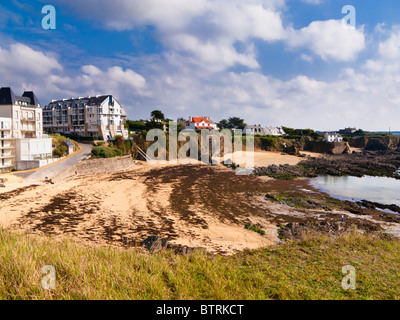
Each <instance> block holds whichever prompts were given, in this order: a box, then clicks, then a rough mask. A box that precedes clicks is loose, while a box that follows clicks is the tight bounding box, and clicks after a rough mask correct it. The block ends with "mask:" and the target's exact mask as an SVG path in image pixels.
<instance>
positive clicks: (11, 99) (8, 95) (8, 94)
mask: <svg viewBox="0 0 400 320" xmlns="http://www.w3.org/2000/svg"><path fill="white" fill-rule="evenodd" d="M17 101H24V102H26V103H27V104H28V105H29V106H38V105H40V103H39V100H38V99H37V97H36V95H35V94H34V93H33V91H25V92H24V94H23V95H22V96H16V95H15V94H14V92H13V91H12V89H11V88H9V87H4V88H1V89H0V105H5V104H16V103H17Z"/></svg>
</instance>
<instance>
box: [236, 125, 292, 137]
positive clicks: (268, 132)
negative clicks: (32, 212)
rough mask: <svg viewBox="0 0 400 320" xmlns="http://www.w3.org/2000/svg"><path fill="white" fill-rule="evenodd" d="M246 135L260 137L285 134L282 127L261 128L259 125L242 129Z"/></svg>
mask: <svg viewBox="0 0 400 320" xmlns="http://www.w3.org/2000/svg"><path fill="white" fill-rule="evenodd" d="M244 131H245V133H246V134H253V135H260V136H283V135H285V134H286V132H285V131H284V130H283V128H282V127H271V126H270V127H265V128H264V127H262V126H261V125H260V124H259V125H247V126H246V127H245V129H244Z"/></svg>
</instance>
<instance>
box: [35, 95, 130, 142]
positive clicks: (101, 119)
mask: <svg viewBox="0 0 400 320" xmlns="http://www.w3.org/2000/svg"><path fill="white" fill-rule="evenodd" d="M125 123H126V112H125V110H124V108H123V107H122V106H121V105H120V104H119V103H118V101H117V100H116V99H115V98H114V97H113V96H112V95H102V96H95V97H86V98H83V97H79V98H71V99H63V100H53V101H52V102H51V103H49V104H48V105H47V106H45V107H44V108H43V127H44V130H45V131H46V132H49V133H50V132H51V133H61V134H73V135H78V136H82V137H97V138H98V139H103V140H112V139H113V138H115V137H116V136H118V135H120V136H122V137H124V139H127V138H128V130H126V129H125Z"/></svg>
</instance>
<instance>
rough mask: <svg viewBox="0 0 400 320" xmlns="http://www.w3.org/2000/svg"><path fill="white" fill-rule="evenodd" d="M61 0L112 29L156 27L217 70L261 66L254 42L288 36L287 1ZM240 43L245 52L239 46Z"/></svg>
mask: <svg viewBox="0 0 400 320" xmlns="http://www.w3.org/2000/svg"><path fill="white" fill-rule="evenodd" d="M57 2H58V3H60V4H63V5H65V6H68V7H71V8H72V9H73V10H75V11H76V12H77V13H78V14H80V15H84V16H85V18H86V17H87V12H90V16H91V17H92V19H95V20H96V21H97V22H98V23H101V24H102V25H103V27H105V28H109V29H113V30H119V31H121V30H133V29H134V28H136V27H140V26H148V25H151V26H154V27H155V29H156V33H157V35H158V39H159V40H160V41H161V42H162V44H163V45H164V47H165V48H166V49H167V50H169V51H172V52H175V53H179V54H182V55H187V56H190V57H192V58H193V59H194V60H193V61H197V63H198V64H199V65H200V66H201V67H203V68H210V69H211V70H214V71H215V70H221V69H225V68H229V67H233V66H235V65H243V66H246V67H248V68H250V69H256V68H258V67H259V65H258V63H257V61H256V60H257V59H256V54H255V52H254V50H252V40H253V39H255V38H257V39H261V40H264V41H277V40H280V39H283V38H284V35H285V30H284V28H283V25H282V19H281V14H280V12H279V8H281V7H282V6H284V3H285V1H284V0H272V1H271V0H269V1H268V0H249V1H241V0H220V1H212V0H190V1H188V0H171V1H164V0H147V1H128V0H117V1H112V2H111V1H105V0H100V1H99V0H96V1H95V0H87V1H85V2H84V3H76V2H73V1H66V0H58V1H57ZM238 42H240V43H241V44H242V47H244V48H245V49H244V51H243V52H242V51H239V50H238V49H237V48H236V46H235V45H236V44H237V43H238Z"/></svg>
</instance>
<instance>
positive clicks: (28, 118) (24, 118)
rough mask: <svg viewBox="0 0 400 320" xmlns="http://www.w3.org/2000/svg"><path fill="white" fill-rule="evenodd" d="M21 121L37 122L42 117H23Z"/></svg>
mask: <svg viewBox="0 0 400 320" xmlns="http://www.w3.org/2000/svg"><path fill="white" fill-rule="evenodd" d="M21 121H29V122H30V121H32V122H36V121H40V118H35V117H22V118H21Z"/></svg>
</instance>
